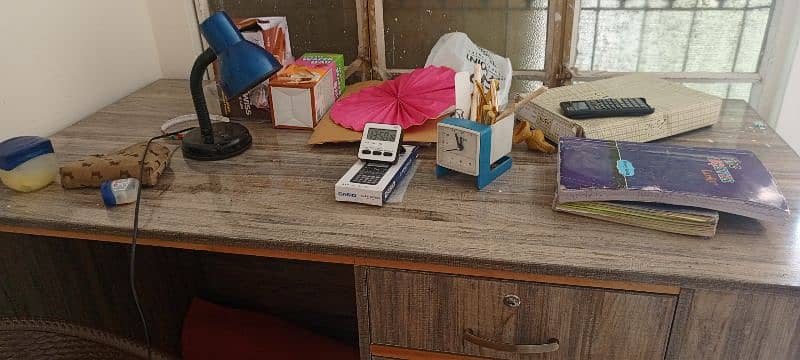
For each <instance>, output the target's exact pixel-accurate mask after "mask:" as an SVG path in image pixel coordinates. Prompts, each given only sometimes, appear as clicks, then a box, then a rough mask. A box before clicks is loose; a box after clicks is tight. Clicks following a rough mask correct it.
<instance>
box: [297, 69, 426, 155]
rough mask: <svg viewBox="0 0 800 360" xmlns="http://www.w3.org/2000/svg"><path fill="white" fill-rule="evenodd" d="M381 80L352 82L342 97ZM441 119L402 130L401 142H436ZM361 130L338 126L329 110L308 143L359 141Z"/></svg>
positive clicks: (377, 83)
mask: <svg viewBox="0 0 800 360" xmlns="http://www.w3.org/2000/svg"><path fill="white" fill-rule="evenodd" d="M380 84H381V81H378V80H369V81H362V82H359V83H355V84H352V85H350V86H348V87H347V91H345V93H344V94H342V97H347V96H349V95H350V94H355V93H357V92H358V91H359V90H361V89H363V88H366V87H370V86H376V85H380ZM439 120H441V119H431V120H429V121H427V122H425V123H424V124H422V125H419V126H412V127H410V128H408V129H405V130H403V142H406V143H435V142H436V137H437V135H436V124H438V123H439ZM361 135H362V134H361V132H359V131H354V130H350V129H347V128H344V127H341V126H339V124H337V123H335V122H333V120H332V119H331V115H330V111H328V113H326V114H325V116H323V117H322V120H321V121H320V122H319V123H317V127H315V128H314V133H313V134H311V137H309V138H308V142H307V143H308V144H309V145H321V144H331V143H348V142H359V141H361Z"/></svg>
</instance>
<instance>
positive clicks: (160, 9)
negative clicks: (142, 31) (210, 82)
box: [148, 0, 202, 79]
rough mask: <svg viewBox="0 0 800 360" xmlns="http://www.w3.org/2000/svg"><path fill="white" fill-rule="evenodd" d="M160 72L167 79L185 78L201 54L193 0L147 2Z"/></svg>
mask: <svg viewBox="0 0 800 360" xmlns="http://www.w3.org/2000/svg"><path fill="white" fill-rule="evenodd" d="M148 5H149V8H150V19H151V21H152V23H153V32H154V33H155V34H156V46H157V48H158V54H159V60H160V62H161V72H162V74H163V77H164V78H167V79H188V78H189V71H190V70H191V69H192V64H193V63H194V59H195V58H196V57H197V55H199V54H200V52H202V45H201V43H200V33H199V30H198V26H197V17H196V15H195V11H194V1H193V0H148Z"/></svg>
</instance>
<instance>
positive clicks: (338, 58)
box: [300, 53, 346, 99]
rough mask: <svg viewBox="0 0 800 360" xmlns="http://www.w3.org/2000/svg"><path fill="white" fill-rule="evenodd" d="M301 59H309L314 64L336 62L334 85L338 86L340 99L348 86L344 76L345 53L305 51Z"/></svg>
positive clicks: (337, 92)
mask: <svg viewBox="0 0 800 360" xmlns="http://www.w3.org/2000/svg"><path fill="white" fill-rule="evenodd" d="M300 58H301V59H303V60H305V61H308V62H310V63H312V64H331V63H333V64H335V65H336V67H335V68H334V69H333V70H334V74H333V75H334V76H333V78H334V80H335V81H334V85H335V86H336V87H335V89H334V90H336V91H335V95H336V98H337V99H338V98H339V96H342V94H344V90H345V88H346V85H345V80H346V79H345V77H344V71H345V68H344V55H343V54H333V53H305V54H303V56H301V57H300Z"/></svg>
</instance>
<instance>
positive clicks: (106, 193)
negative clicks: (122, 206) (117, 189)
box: [100, 180, 117, 207]
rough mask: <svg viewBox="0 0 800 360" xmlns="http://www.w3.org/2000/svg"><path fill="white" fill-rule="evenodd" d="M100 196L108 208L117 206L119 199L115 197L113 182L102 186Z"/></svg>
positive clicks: (107, 182) (105, 182) (108, 181)
mask: <svg viewBox="0 0 800 360" xmlns="http://www.w3.org/2000/svg"><path fill="white" fill-rule="evenodd" d="M100 196H101V197H102V198H103V203H104V204H106V206H108V207H113V206H117V198H116V197H115V196H114V191H112V190H111V180H106V181H103V183H102V184H100Z"/></svg>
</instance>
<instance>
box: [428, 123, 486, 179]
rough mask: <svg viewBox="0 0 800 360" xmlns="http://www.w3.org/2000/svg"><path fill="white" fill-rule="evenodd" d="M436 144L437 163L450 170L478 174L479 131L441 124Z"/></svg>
mask: <svg viewBox="0 0 800 360" xmlns="http://www.w3.org/2000/svg"><path fill="white" fill-rule="evenodd" d="M438 130H439V131H438V133H439V139H438V143H437V144H436V163H437V164H439V165H441V166H444V167H446V168H448V169H450V170H455V171H458V172H460V173H464V174H469V175H472V176H477V175H478V149H479V148H480V144H479V142H480V138H479V137H478V133H476V132H472V131H470V130H467V129H463V128H459V127H451V126H448V125H444V124H440V125H439V128H438Z"/></svg>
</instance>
